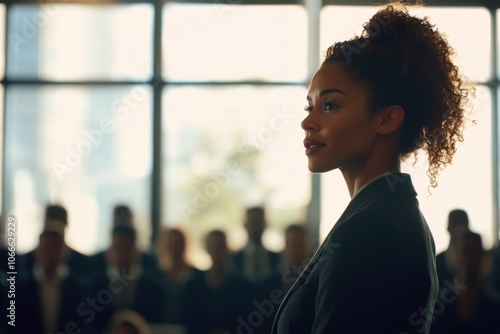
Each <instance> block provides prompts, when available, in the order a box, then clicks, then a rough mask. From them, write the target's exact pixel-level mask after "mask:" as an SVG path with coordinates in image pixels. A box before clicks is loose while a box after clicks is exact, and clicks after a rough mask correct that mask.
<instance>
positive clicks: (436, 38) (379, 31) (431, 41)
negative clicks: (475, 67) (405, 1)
mask: <svg viewBox="0 0 500 334" xmlns="http://www.w3.org/2000/svg"><path fill="white" fill-rule="evenodd" d="M452 55H453V50H452V49H451V47H450V46H449V45H448V43H447V42H446V40H445V39H444V38H443V36H442V35H441V34H440V33H439V32H438V31H437V30H436V29H435V28H434V27H433V25H432V24H431V23H429V22H428V21H427V20H426V19H422V18H417V17H414V16H411V15H410V14H409V13H408V12H407V10H406V9H404V8H401V9H400V8H397V6H393V5H389V6H387V7H386V8H384V9H382V10H380V11H379V12H377V13H376V14H375V15H374V16H373V17H372V18H371V19H370V20H369V22H367V23H366V24H365V25H364V31H363V33H362V34H361V35H360V36H356V37H354V38H352V39H350V40H347V41H343V42H338V43H336V44H334V45H332V46H331V47H330V48H329V49H328V50H327V52H326V57H325V60H324V62H323V64H322V66H321V67H320V69H319V70H318V71H317V73H316V74H315V75H314V77H313V79H312V81H311V85H310V88H309V93H308V97H307V99H308V106H307V107H306V110H307V111H308V112H309V114H308V116H307V117H306V118H305V119H304V120H303V122H302V128H303V129H304V130H305V132H306V140H305V143H304V144H305V146H306V148H307V150H306V154H307V155H308V157H309V169H310V170H311V171H313V172H326V171H329V170H333V169H336V168H340V169H341V170H343V169H346V168H350V169H353V170H360V169H362V168H367V164H370V166H372V165H374V164H380V163H381V161H382V162H383V161H387V160H391V161H392V160H394V161H397V163H398V164H399V161H400V159H406V158H408V157H410V156H412V155H413V154H416V151H417V150H419V149H424V150H425V151H426V152H427V155H428V159H429V164H430V166H429V175H430V179H431V185H432V186H436V184H437V182H436V177H437V174H438V172H439V170H440V169H441V168H442V167H444V166H445V165H446V164H447V163H449V162H451V159H452V156H453V155H454V153H455V151H456V148H455V144H456V142H457V141H461V140H463V137H462V129H463V124H464V112H465V107H466V104H467V102H468V99H467V92H468V90H466V89H465V88H464V84H463V82H462V79H461V76H460V75H459V70H458V68H457V67H456V66H455V65H454V64H453V63H452V61H451V56H452Z"/></svg>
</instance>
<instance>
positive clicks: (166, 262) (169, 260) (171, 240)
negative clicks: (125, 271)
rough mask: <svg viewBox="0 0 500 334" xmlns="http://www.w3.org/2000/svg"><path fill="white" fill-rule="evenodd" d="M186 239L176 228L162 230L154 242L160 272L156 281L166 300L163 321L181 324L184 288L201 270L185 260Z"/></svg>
mask: <svg viewBox="0 0 500 334" xmlns="http://www.w3.org/2000/svg"><path fill="white" fill-rule="evenodd" d="M186 248H187V239H186V235H185V234H184V232H183V231H182V230H180V229H178V228H172V229H163V230H161V231H160V232H159V235H158V238H157V242H156V254H157V258H158V266H159V268H160V272H159V275H158V278H157V279H158V281H159V282H160V283H161V284H162V285H163V286H164V289H165V292H166V300H167V308H166V309H167V314H166V315H165V321H166V322H167V323H169V324H182V322H183V314H182V310H181V308H180V307H179V305H180V304H181V303H182V299H183V297H184V288H185V286H186V283H187V282H189V281H190V280H191V279H193V278H195V277H197V276H199V275H201V273H202V272H201V270H199V269H197V268H195V267H194V266H193V265H191V264H190V263H188V261H187V259H186Z"/></svg>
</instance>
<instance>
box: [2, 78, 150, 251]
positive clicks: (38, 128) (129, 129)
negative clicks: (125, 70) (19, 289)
mask: <svg viewBox="0 0 500 334" xmlns="http://www.w3.org/2000/svg"><path fill="white" fill-rule="evenodd" d="M6 108H7V113H6V127H7V132H6V152H5V153H6V155H5V159H6V176H7V177H6V180H5V192H6V198H5V203H6V212H7V214H9V213H11V214H15V215H16V216H17V218H18V222H19V233H18V241H19V243H18V249H19V251H20V252H24V251H27V250H30V249H31V248H33V247H34V246H35V243H36V241H37V237H38V234H39V233H40V231H41V228H42V221H43V213H44V207H45V205H46V204H48V203H49V202H54V203H61V204H63V205H64V206H66V207H67V209H68V216H69V228H68V231H67V233H68V234H67V240H68V243H69V244H70V245H71V246H73V247H74V248H75V249H77V250H79V251H81V252H84V253H87V254H89V253H93V252H94V251H97V250H98V249H103V248H105V247H107V246H108V244H109V236H110V234H109V233H108V231H110V228H111V217H112V209H113V206H114V205H116V204H119V203H120V204H121V203H123V204H127V205H129V206H130V207H131V208H132V209H133V210H134V213H135V215H134V216H135V219H136V224H138V225H139V226H140V229H139V241H140V244H141V246H143V247H144V246H145V245H146V244H147V242H148V237H149V234H150V233H149V230H150V221H149V220H150V218H149V216H150V212H149V209H150V207H149V195H150V191H149V189H150V174H151V91H150V89H149V87H145V86H101V87H100V86H93V87H85V86H76V87H53V86H51V87H47V86H42V87H40V86H11V87H9V89H8V90H7V104H6Z"/></svg>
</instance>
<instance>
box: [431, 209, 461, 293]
mask: <svg viewBox="0 0 500 334" xmlns="http://www.w3.org/2000/svg"><path fill="white" fill-rule="evenodd" d="M447 230H448V233H449V234H450V243H449V245H448V248H447V249H446V250H445V251H444V252H441V253H439V254H438V255H437V256H436V270H437V274H438V281H439V287H440V288H442V287H444V286H445V282H449V283H451V284H453V282H454V280H455V277H456V268H455V266H456V258H455V255H456V252H455V251H454V249H455V244H456V243H457V240H459V239H460V238H461V237H462V235H464V233H467V232H469V216H468V215H467V212H465V211H464V210H461V209H455V210H452V211H450V213H449V214H448V227H447Z"/></svg>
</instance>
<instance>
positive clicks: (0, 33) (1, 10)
mask: <svg viewBox="0 0 500 334" xmlns="http://www.w3.org/2000/svg"><path fill="white" fill-rule="evenodd" d="M5 12H6V10H5V4H0V78H3V77H4V76H5Z"/></svg>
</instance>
